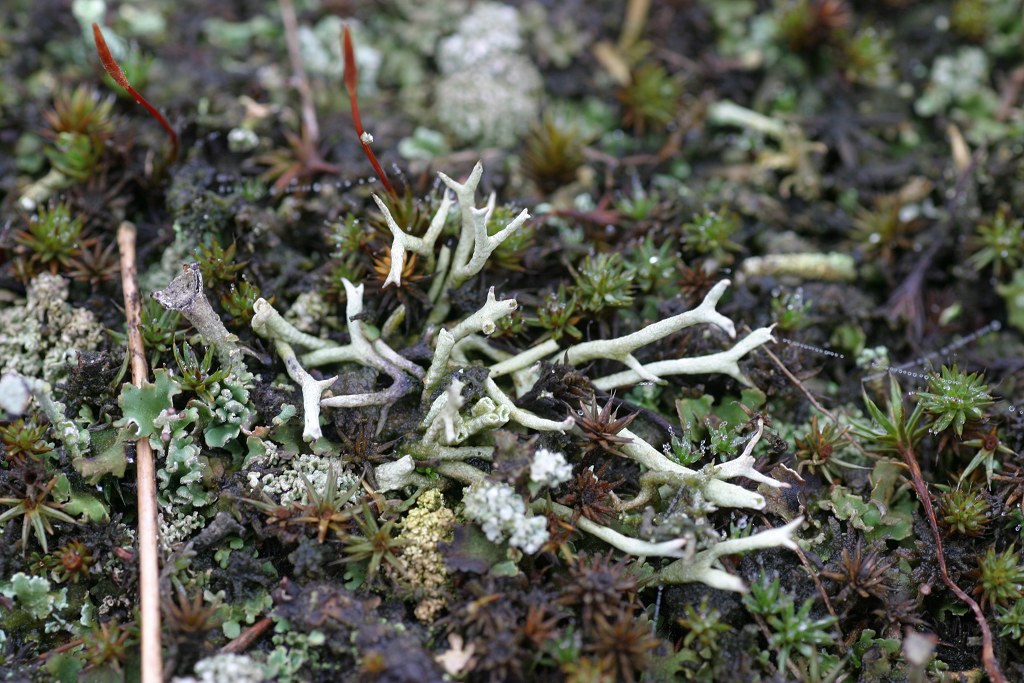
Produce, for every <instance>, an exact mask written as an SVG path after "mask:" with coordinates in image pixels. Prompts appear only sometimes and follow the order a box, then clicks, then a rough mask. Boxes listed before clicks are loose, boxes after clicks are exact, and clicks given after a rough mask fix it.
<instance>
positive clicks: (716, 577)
mask: <svg viewBox="0 0 1024 683" xmlns="http://www.w3.org/2000/svg"><path fill="white" fill-rule="evenodd" d="M803 521H804V518H803V517H797V518H796V519H794V520H793V521H792V522H790V523H789V524H786V525H785V526H781V527H778V528H777V529H769V530H768V531H762V532H761V533H758V534H754V535H752V536H747V537H745V538H731V539H728V540H725V541H720V542H719V543H716V544H715V545H713V546H711V547H710V548H708V549H707V550H702V551H701V552H699V553H697V554H696V555H694V556H693V557H692V558H686V559H681V560H676V561H675V562H673V563H672V564H670V565H668V566H667V567H664V568H663V569H661V571H659V572H658V573H657V574H656V575H655V576H656V577H657V578H658V579H659V580H661V581H663V582H665V583H693V582H695V581H699V582H701V583H703V584H705V585H708V586H711V587H712V588H718V589H719V590H725V591H737V592H741V593H742V592H746V590H747V586H746V584H744V583H743V580H742V579H740V578H739V577H737V576H733V575H732V574H730V573H729V572H727V571H725V570H724V569H718V568H716V567H715V566H714V565H715V564H716V563H717V561H718V559H719V558H720V557H722V556H723V555H735V554H738V553H745V552H748V551H750V550H760V549H764V548H777V547H780V546H781V547H784V548H789V549H791V550H795V549H796V547H797V545H796V541H794V540H793V532H795V531H796V530H797V529H798V528H799V527H800V525H801V524H803Z"/></svg>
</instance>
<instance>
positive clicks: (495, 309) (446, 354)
mask: <svg viewBox="0 0 1024 683" xmlns="http://www.w3.org/2000/svg"><path fill="white" fill-rule="evenodd" d="M517 305H518V304H517V303H516V300H515V299H502V300H501V301H498V300H497V299H496V298H495V296H494V287H491V288H490V290H488V292H487V301H485V302H484V305H483V306H482V307H481V308H480V310H478V311H477V312H476V313H474V314H473V315H471V316H469V317H468V318H466V319H465V320H463V321H462V322H460V323H459V324H458V325H456V326H455V327H453V328H452V329H451V331H448V330H441V331H440V332H438V334H437V342H436V344H435V345H434V359H433V360H432V361H431V363H430V369H429V370H427V375H426V379H424V380H423V384H424V388H423V391H424V398H426V396H427V393H428V392H430V391H432V390H433V388H434V387H435V386H436V385H437V383H438V382H439V381H440V379H441V377H442V376H443V375H444V373H445V372H447V370H448V360H449V358H450V356H451V352H452V349H453V348H454V347H455V343H456V342H458V341H459V340H460V339H463V338H464V337H467V336H468V335H470V334H472V333H474V332H483V333H484V334H486V335H490V334H491V333H493V332H494V330H495V323H496V322H497V321H498V320H500V319H502V318H504V317H506V316H508V315H511V314H512V312H513V311H514V310H516V306H517Z"/></svg>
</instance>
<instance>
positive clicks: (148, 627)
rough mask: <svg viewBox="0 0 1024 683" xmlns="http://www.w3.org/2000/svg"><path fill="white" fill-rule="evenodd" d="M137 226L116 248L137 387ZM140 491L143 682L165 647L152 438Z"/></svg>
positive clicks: (122, 230)
mask: <svg viewBox="0 0 1024 683" xmlns="http://www.w3.org/2000/svg"><path fill="white" fill-rule="evenodd" d="M135 234H136V233H135V226H134V225H132V224H131V223H129V222H128V221H124V222H123V223H121V225H120V226H119V227H118V229H117V246H118V249H119V250H120V252H121V286H122V288H123V290H124V310H125V318H127V321H128V355H129V357H130V359H131V368H132V384H134V385H135V386H137V387H138V386H142V383H143V382H144V381H146V377H147V374H148V370H147V368H146V351H145V346H144V345H143V343H142V334H141V333H140V332H139V325H140V324H141V322H142V314H141V310H142V300H141V297H140V296H139V284H138V270H137V266H136V260H135ZM135 455H136V475H135V476H136V480H137V483H136V485H137V493H138V518H139V521H138V541H139V594H140V602H141V604H140V608H139V621H140V626H139V631H140V634H141V638H142V654H141V658H142V660H141V662H140V668H141V672H142V681H143V683H162V682H163V654H162V653H161V647H160V563H159V555H158V552H159V549H158V544H157V533H158V532H157V524H156V514H157V505H156V469H155V467H154V465H153V449H152V448H151V447H150V445H149V439H148V438H144V439H139V440H138V441H137V442H136V443H135Z"/></svg>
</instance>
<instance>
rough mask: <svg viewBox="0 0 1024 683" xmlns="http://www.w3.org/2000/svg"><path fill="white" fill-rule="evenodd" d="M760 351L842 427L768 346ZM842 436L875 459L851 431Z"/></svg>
mask: <svg viewBox="0 0 1024 683" xmlns="http://www.w3.org/2000/svg"><path fill="white" fill-rule="evenodd" d="M759 350H760V351H763V352H764V353H767V354H768V357H769V358H771V359H772V362H773V363H775V365H776V366H778V368H779V370H781V371H782V374H784V375H785V376H786V378H787V379H789V381H790V382H792V383H793V384H794V385H795V386H796V388H797V389H799V390H800V391H801V393H803V395H804V396H806V397H807V400H808V401H810V402H811V405H813V406H814V407H815V408H817V409H818V411H820V412H821V414H822V415H824V416H825V417H827V418H828V419H830V420H832V424H834V425H836V426H837V427H838V426H840V425H839V418H838V417H836V416H835V414H834V413H831V412H829V411H828V409H826V408H825V406H823V405H821V403H819V402H818V399H816V398H815V397H814V394H812V393H811V392H810V390H809V389H808V388H807V387H806V386H805V385H804V383H803V382H801V381H800V380H799V379H797V377H796V375H794V374H793V373H792V372H790V371H789V368H787V367H786V366H785V365H784V364H783V363H782V361H781V360H779V357H778V356H776V355H775V354H774V353H772V352H771V351H769V350H768V348H767V347H766V346H762V347H761V348H760V349H759ZM842 436H843V438H845V439H846V441H847V443H849V444H850V445H851V446H853V447H854V448H856V449H857V450H858V451H860V454H861V455H863V456H864V457H865V458H867V459H869V460H871V459H873V458H872V456H871V454H870V453H868V452H867V451H866V450H864V447H863V446H861V445H860V442H859V441H857V440H856V439H855V438H853V435H852V434H850V431H849V430H843V432H842Z"/></svg>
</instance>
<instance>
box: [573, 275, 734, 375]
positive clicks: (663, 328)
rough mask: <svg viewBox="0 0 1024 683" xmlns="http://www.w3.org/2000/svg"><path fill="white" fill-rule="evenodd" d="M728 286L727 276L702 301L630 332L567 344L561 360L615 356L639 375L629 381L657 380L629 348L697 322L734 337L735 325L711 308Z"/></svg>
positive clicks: (611, 357)
mask: <svg viewBox="0 0 1024 683" xmlns="http://www.w3.org/2000/svg"><path fill="white" fill-rule="evenodd" d="M728 287H729V280H722V281H721V282H719V283H718V284H716V285H715V286H714V287H712V288H711V291H710V292H708V294H707V296H705V297H704V301H702V302H701V304H700V305H699V306H697V307H696V308H694V309H692V310H689V311H686V312H685V313H680V314H678V315H674V316H672V317H671V318H666V319H664V320H661V321H658V322H656V323H652V324H650V325H648V326H646V327H644V328H643V329H641V330H637V331H636V332H633V333H632V334H627V335H625V336H622V337H616V338H614V339H597V340H594V341H588V342H583V343H581V344H576V345H574V346H570V347H569V348H568V349H566V350H565V355H564V358H565V361H566V362H567V363H570V364H572V365H578V364H580V363H586V362H588V361H592V360H597V359H599V358H600V359H611V360H617V361H619V362H620V363H624V364H626V365H628V366H629V367H630V368H632V370H633V371H634V372H635V373H636V375H637V376H638V377H639V379H638V380H635V381H634V382H632V383H635V382H636V381H648V382H661V381H662V379H661V378H660V377H659V376H658V375H656V374H654V373H652V372H650V371H648V370H647V369H646V368H645V367H644V366H643V365H641V364H640V362H639V361H638V360H637V359H636V358H635V357H633V352H634V351H636V350H637V349H639V348H640V347H642V346H646V345H648V344H653V343H654V342H656V341H658V340H660V339H664V338H665V337H667V336H669V335H670V334H673V333H675V332H678V331H679V330H682V329H685V328H687V327H691V326H693V325H699V324H701V323H710V324H712V325H715V326H717V327H719V328H721V329H722V330H724V331H725V333H726V334H728V335H729V337H735V336H736V328H735V326H734V325H733V324H732V321H731V320H729V319H728V318H726V317H725V316H724V315H722V314H721V313H719V312H718V311H716V310H715V306H716V305H718V301H719V300H720V299H721V298H722V295H723V294H725V290H726V289H728Z"/></svg>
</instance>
